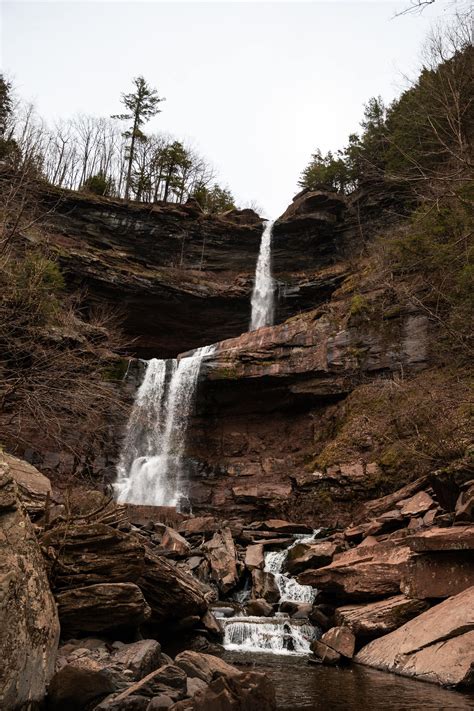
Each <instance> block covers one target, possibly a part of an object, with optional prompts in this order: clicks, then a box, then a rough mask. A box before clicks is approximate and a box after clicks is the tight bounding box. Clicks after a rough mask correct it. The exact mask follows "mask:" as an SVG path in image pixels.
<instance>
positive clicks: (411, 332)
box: [23, 192, 451, 524]
mask: <svg viewBox="0 0 474 711" xmlns="http://www.w3.org/2000/svg"><path fill="white" fill-rule="evenodd" d="M356 215H357V211H356V210H354V209H353V208H352V207H351V206H350V205H348V204H347V203H346V201H345V200H344V199H342V198H340V197H338V196H334V195H330V194H325V193H320V192H318V193H314V192H313V193H308V192H304V193H302V194H300V195H299V196H297V197H296V198H295V200H294V201H293V203H292V205H290V207H289V208H288V210H287V211H286V212H285V213H284V215H282V216H281V217H280V218H279V219H278V220H277V221H276V223H275V226H274V237H273V243H272V257H273V273H274V276H275V278H276V280H277V282H278V286H279V289H278V309H277V323H276V325H275V326H273V327H269V328H265V329H260V330H259V331H257V332H253V333H246V332H245V331H246V329H247V324H248V319H249V312H250V293H251V288H252V282H253V275H254V270H255V263H256V259H257V254H258V248H259V242H260V236H261V230H262V224H261V220H260V219H259V218H258V217H257V216H256V215H255V214H254V213H251V212H249V211H243V212H242V213H239V212H235V211H234V212H232V213H228V214H226V215H220V216H205V215H203V214H202V213H201V212H200V211H199V210H198V209H197V208H196V207H195V206H193V205H190V206H184V207H183V206H180V207H176V206H156V207H153V208H150V207H144V206H142V205H131V206H128V207H127V206H125V205H123V204H121V203H117V202H112V201H107V200H97V199H95V198H94V199H88V198H84V197H81V196H77V195H71V196H68V195H66V196H63V197H62V199H61V200H60V201H59V202H57V203H56V204H55V206H54V210H53V211H52V212H51V215H50V234H51V243H52V246H53V248H54V249H55V250H56V251H57V253H58V256H59V260H60V262H61V265H62V267H63V269H64V271H65V273H66V276H67V278H68V280H69V283H70V284H71V286H73V287H77V286H78V285H81V286H86V287H87V289H88V293H89V299H90V301H91V302H94V301H97V302H100V303H104V302H105V303H107V302H110V303H119V304H120V306H121V308H122V310H123V312H124V314H125V328H126V330H127V333H128V335H129V336H130V337H131V338H136V341H135V342H134V344H133V345H132V351H134V352H135V353H136V354H138V355H139V356H142V357H150V356H158V357H160V356H161V357H167V356H170V355H172V356H175V355H176V354H178V353H184V352H186V351H187V350H188V349H194V348H196V347H199V346H201V345H204V344H207V343H212V342H214V343H217V347H216V350H215V352H214V354H213V355H212V356H211V357H209V358H207V359H206V361H205V362H204V364H203V366H202V371H201V381H200V385H199V391H198V397H197V407H196V413H195V416H194V417H193V419H192V422H191V425H190V429H189V433H188V434H189V441H188V461H187V465H188V469H189V473H190V478H191V491H190V498H191V503H192V506H193V510H194V511H211V512H215V513H219V515H229V516H231V515H232V514H234V513H235V511H236V510H238V511H239V515H242V516H243V517H245V518H247V519H248V520H255V519H258V518H260V517H268V516H274V515H277V516H283V517H289V518H291V519H294V520H297V521H303V522H308V523H312V522H314V520H315V518H316V519H317V520H318V521H321V523H326V524H335V523H341V524H345V523H347V522H348V521H349V520H350V519H351V517H352V514H353V511H354V507H356V506H358V505H359V503H360V501H363V500H367V499H369V498H371V497H374V496H377V495H380V493H385V491H388V490H392V489H393V488H396V487H397V486H399V485H400V483H403V481H404V480H406V479H409V478H410V477H411V476H412V475H414V474H415V473H418V474H419V473H420V472H417V471H415V470H416V467H413V466H412V465H411V462H412V461H413V454H410V456H411V460H410V459H409V458H408V460H407V458H406V457H405V459H404V457H403V455H402V454H400V448H398V440H399V439H403V438H404V437H405V434H404V433H403V432H402V429H403V427H405V429H410V428H411V427H412V426H411V423H410V427H407V426H406V423H405V424H403V427H402V426H401V425H400V423H399V422H398V421H397V416H398V415H397V411H396V408H397V405H394V399H395V398H396V397H399V396H400V392H405V389H406V388H405V382H407V383H412V386H411V387H412V388H413V389H414V390H415V391H419V392H425V391H426V390H429V389H430V388H431V387H437V385H436V383H435V384H433V383H432V382H431V383H430V382H428V381H427V380H426V379H425V380H423V378H425V376H424V375H423V374H424V372H425V371H426V370H427V371H428V372H430V368H429V366H431V365H432V363H433V353H432V343H433V339H432V330H433V326H432V324H430V323H429V321H428V318H427V316H426V315H425V313H424V312H422V311H419V310H417V309H416V308H415V307H414V306H413V305H410V304H409V303H407V301H406V300H403V299H402V298H401V296H400V293H399V291H397V287H396V285H395V286H394V285H393V284H387V283H382V282H380V279H379V278H378V276H377V274H374V273H372V272H373V269H372V266H371V258H370V259H369V260H368V262H367V261H364V259H363V258H361V256H360V252H361V244H360V234H359V229H358V223H357V219H356ZM371 270H372V271H371ZM242 332H243V333H242ZM132 365H133V361H132ZM139 370H140V369H139V368H138V369H137V368H136V367H135V366H134V365H133V367H132V368H130V367H129V378H128V380H127V382H126V384H125V387H126V390H127V393H125V399H126V400H127V399H128V402H129V403H130V404H131V396H132V394H133V391H134V388H136V386H137V383H138V381H139V378H140V373H139ZM117 388H118V389H119V390H121V391H122V392H121V398H122V400H123V398H124V394H123V388H124V384H117ZM416 397H418V395H417V396H416ZM416 397H415V399H414V400H413V402H411V404H409V405H408V407H409V408H414V410H415V411H416V410H417V409H418V408H419V407H421V405H420V403H421V401H420V400H419V399H418V400H417V399H416ZM423 407H427V408H428V410H429V407H430V405H429V403H428V404H427V403H426V402H424V403H423ZM450 416H451V415H450V414H448V415H447V418H448V419H449V418H450ZM125 420H126V408H125V410H121V411H120V412H117V413H116V417H115V418H114V422H110V427H109V430H110V431H109V435H108V437H107V439H106V441H104V442H102V443H101V442H98V443H97V447H96V448H95V449H94V452H93V453H92V454H91V457H90V458H89V459H88V460H87V463H86V465H85V469H86V471H87V476H88V477H90V478H93V479H94V478H95V479H96V480H101V479H103V478H104V477H105V479H106V480H110V479H112V478H113V477H114V466H115V462H116V459H117V454H118V451H119V448H120V441H121V436H122V434H123V429H124V425H125ZM418 427H419V423H418V424H417V423H415V424H414V425H413V428H414V430H415V431H417V432H418ZM400 432H401V434H400ZM428 434H429V436H430V437H433V433H428ZM76 436H77V437H80V431H79V430H78V432H77V433H76ZM421 436H424V433H423V432H422V433H421V435H420V437H421ZM434 437H435V438H436V437H438V435H436V434H435V435H434ZM440 439H441V435H440ZM31 441H33V443H34V444H33V447H32V448H30V450H29V451H28V452H24V453H23V454H24V456H26V458H28V459H30V460H32V461H33V462H34V463H35V464H36V465H37V466H38V467H39V468H40V469H41V470H43V471H45V473H47V474H48V475H50V476H52V478H53V479H54V478H55V476H58V475H61V472H63V473H64V471H65V469H67V468H68V466H69V467H70V464H71V463H70V464H69V465H68V464H67V462H66V463H65V462H64V461H63V459H64V453H60V452H54V451H51V450H50V449H48V451H47V452H45V451H44V445H43V444H42V443H41V442H40V441H39V439H38V437H34V436H33V435H32V438H31ZM419 444H420V443H419V442H412V441H410V442H409V446H410V447H412V448H414V450H415V451H416V447H418V446H419ZM48 447H49V445H48ZM68 461H69V460H68ZM406 461H409V462H410V465H409V466H410V467H411V468H410V469H407V467H406ZM83 464H84V463H81V462H80V461H75V462H74V467H75V469H76V471H79V472H82V470H83V469H84V466H83ZM401 480H403V481H401Z"/></svg>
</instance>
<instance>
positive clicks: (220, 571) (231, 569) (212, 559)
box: [202, 528, 239, 593]
mask: <svg viewBox="0 0 474 711" xmlns="http://www.w3.org/2000/svg"><path fill="white" fill-rule="evenodd" d="M202 549H203V551H204V553H205V554H206V557H207V559H208V561H209V565H210V566H211V577H212V579H213V580H214V581H215V582H216V583H217V585H218V586H219V589H220V590H221V592H223V593H227V592H229V590H231V589H232V588H233V587H234V586H235V585H236V584H237V582H238V579H239V576H238V572H237V554H236V551H235V545H234V540H233V538H232V533H231V532H230V529H229V528H224V529H222V531H220V532H218V533H215V534H214V535H213V537H212V538H211V540H210V541H208V542H207V543H205V544H204V545H203V547H202Z"/></svg>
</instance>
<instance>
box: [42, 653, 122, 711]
mask: <svg viewBox="0 0 474 711" xmlns="http://www.w3.org/2000/svg"><path fill="white" fill-rule="evenodd" d="M115 690H116V686H115V684H114V683H113V681H112V680H111V678H110V676H109V675H108V674H107V673H106V672H105V671H103V670H100V669H99V670H96V669H88V668H81V667H79V666H74V665H72V664H68V665H66V666H65V667H63V668H62V669H60V670H59V671H58V672H56V674H55V675H54V676H53V678H52V679H51V683H50V685H49V687H48V709H51V711H66V710H67V711H83V709H86V708H88V707H90V705H93V704H97V703H99V702H100V700H101V699H103V698H104V697H106V696H108V695H109V694H111V693H112V692H113V691H115Z"/></svg>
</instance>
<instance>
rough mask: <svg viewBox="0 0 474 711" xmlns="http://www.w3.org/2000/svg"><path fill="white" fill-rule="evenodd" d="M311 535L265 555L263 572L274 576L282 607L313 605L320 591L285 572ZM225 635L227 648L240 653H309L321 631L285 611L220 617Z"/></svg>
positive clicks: (313, 538) (312, 539)
mask: <svg viewBox="0 0 474 711" xmlns="http://www.w3.org/2000/svg"><path fill="white" fill-rule="evenodd" d="M317 533H318V531H314V532H313V534H312V535H311V536H307V535H295V536H294V538H295V540H294V541H293V543H292V544H291V545H290V546H288V548H285V549H283V550H279V551H267V552H266V553H265V565H264V572H266V573H271V574H272V575H273V577H274V580H275V582H276V584H277V586H278V590H279V592H280V600H279V604H281V603H283V602H294V603H313V602H314V600H315V597H316V594H317V590H315V589H314V588H312V587H311V586H309V585H300V584H299V583H298V582H297V581H296V580H295V579H294V578H290V577H289V576H287V575H285V574H284V573H283V572H282V571H283V568H284V565H285V562H286V559H287V556H288V551H289V550H290V549H291V548H292V547H293V546H295V545H296V544H297V543H303V542H304V543H310V542H312V541H314V540H315V537H316V535H317ZM219 622H220V624H221V625H222V628H223V632H224V642H223V644H224V647H225V649H228V650H230V651H239V652H273V653H275V654H308V653H309V651H310V645H311V642H312V641H313V640H314V639H316V637H317V635H318V630H317V629H316V628H315V627H313V625H311V624H310V622H309V620H308V619H292V618H291V617H290V616H289V615H288V614H286V613H284V612H276V613H275V616H274V617H254V616H238V617H229V618H219Z"/></svg>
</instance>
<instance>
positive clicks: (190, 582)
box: [137, 550, 207, 623]
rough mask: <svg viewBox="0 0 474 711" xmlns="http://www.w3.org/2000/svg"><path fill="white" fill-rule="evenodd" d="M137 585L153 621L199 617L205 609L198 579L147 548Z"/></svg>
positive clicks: (205, 604) (202, 589)
mask: <svg viewBox="0 0 474 711" xmlns="http://www.w3.org/2000/svg"><path fill="white" fill-rule="evenodd" d="M137 585H138V586H139V588H140V589H141V591H142V592H143V595H144V597H145V599H146V601H147V603H148V604H149V606H150V607H151V611H152V618H151V619H152V621H153V622H159V623H163V622H167V623H169V622H174V621H176V620H179V619H181V618H183V617H188V616H198V617H201V615H202V614H204V613H205V611H206V610H207V602H206V599H205V592H206V591H205V588H204V587H203V586H202V585H201V583H199V582H198V581H197V580H196V579H195V578H193V577H192V576H191V575H189V574H187V573H185V572H183V571H181V570H178V569H177V568H176V567H175V566H173V565H172V564H171V563H170V562H169V561H168V560H166V559H165V558H163V557H160V556H157V555H155V554H154V553H152V552H151V551H150V550H147V551H146V554H145V566H144V569H143V573H142V576H141V577H140V579H139V580H138V581H137Z"/></svg>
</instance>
